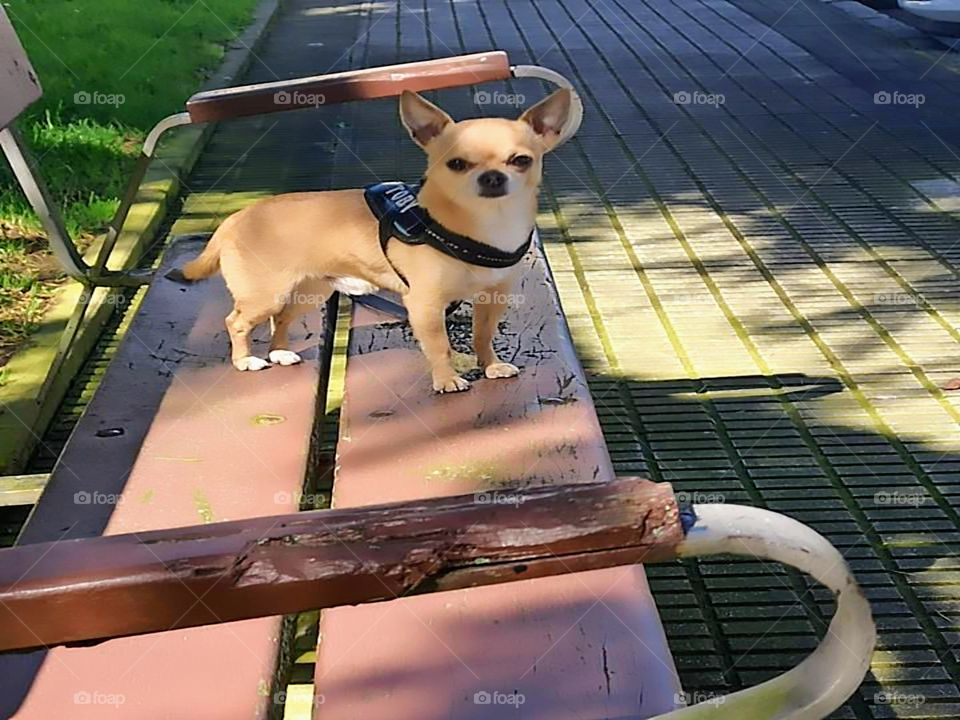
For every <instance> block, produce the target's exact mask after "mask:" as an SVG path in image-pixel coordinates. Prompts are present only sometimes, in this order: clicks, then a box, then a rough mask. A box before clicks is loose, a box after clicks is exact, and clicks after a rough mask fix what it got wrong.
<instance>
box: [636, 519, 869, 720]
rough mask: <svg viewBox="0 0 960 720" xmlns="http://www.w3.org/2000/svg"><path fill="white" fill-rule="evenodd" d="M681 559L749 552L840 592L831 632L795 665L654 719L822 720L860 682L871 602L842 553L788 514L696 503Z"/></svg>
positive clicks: (866, 654)
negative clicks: (694, 514)
mask: <svg viewBox="0 0 960 720" xmlns="http://www.w3.org/2000/svg"><path fill="white" fill-rule="evenodd" d="M694 511H695V512H696V514H697V520H696V522H695V523H694V525H693V527H692V528H691V529H690V531H689V533H688V534H687V539H686V540H685V541H684V542H683V543H682V544H681V545H680V548H679V555H680V557H700V556H704V555H719V554H731V555H747V556H752V557H756V558H761V559H764V560H774V561H777V562H781V563H784V564H786V565H790V566H792V567H795V568H797V569H798V570H802V571H803V572H805V573H807V574H809V575H811V576H813V577H814V578H815V579H816V580H818V581H819V582H820V583H822V584H823V585H826V586H827V587H828V588H830V590H832V591H833V593H834V595H835V596H836V598H837V609H836V612H835V613H834V616H833V619H832V620H831V621H830V627H829V628H828V629H827V634H826V637H825V638H824V639H823V641H822V642H821V643H820V645H819V646H817V649H816V650H814V651H813V653H812V654H811V655H810V656H809V657H807V658H806V659H805V660H804V661H803V662H801V663H800V664H799V665H797V666H796V667H795V668H793V669H792V670H789V671H788V672H786V673H784V674H783V675H780V676H778V677H775V678H773V679H772V680H768V681H767V682H764V683H761V684H760V685H757V686H755V687H752V688H748V689H746V690H741V691H740V692H736V693H733V694H732V695H726V696H721V697H718V698H716V699H715V700H711V701H707V702H704V703H700V704H698V705H693V706H691V707H687V708H681V709H678V710H674V711H672V712H669V713H666V714H663V715H657V716H656V718H654V719H653V720H725V719H727V718H729V719H730V720H747V719H748V718H749V720H821V719H822V718H824V717H826V716H827V715H829V714H830V713H831V712H833V711H834V710H836V709H837V708H838V707H840V706H841V705H842V704H843V703H844V701H845V700H846V699H847V698H848V697H850V695H852V694H853V693H854V691H856V689H857V688H858V687H859V685H860V683H861V681H862V680H863V677H864V675H865V674H866V672H867V670H868V669H869V668H870V657H871V655H872V654H873V648H874V645H875V643H876V628H875V626H874V623H873V616H872V615H871V613H870V605H869V603H868V602H867V600H866V598H865V597H864V596H863V593H862V592H861V591H860V587H859V586H858V585H857V582H856V580H855V579H854V577H853V574H852V573H851V572H850V568H849V567H848V566H847V563H846V561H845V560H844V559H843V556H842V555H841V554H840V552H839V551H838V550H837V549H836V548H835V547H833V545H831V544H830V543H829V542H828V541H827V540H826V538H824V537H823V536H822V535H820V534H819V533H817V532H815V531H814V530H812V529H811V528H809V527H807V526H806V525H804V524H802V523H799V522H797V521H796V520H792V519H791V518H788V517H786V516H784V515H780V514H778V513H774V512H770V511H769V510H761V509H760V508H752V507H746V506H741V505H696V506H694Z"/></svg>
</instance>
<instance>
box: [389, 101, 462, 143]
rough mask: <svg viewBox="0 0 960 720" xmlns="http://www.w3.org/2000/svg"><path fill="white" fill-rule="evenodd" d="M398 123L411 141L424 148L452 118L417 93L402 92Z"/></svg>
mask: <svg viewBox="0 0 960 720" xmlns="http://www.w3.org/2000/svg"><path fill="white" fill-rule="evenodd" d="M400 121H401V122H402V123H403V126H404V127H405V128H406V129H407V132H409V133H410V137H411V138H413V141H414V142H415V143H416V144H417V145H419V146H420V147H422V148H425V147H426V146H427V143H429V142H430V141H431V140H433V139H434V138H435V137H436V136H437V135H439V134H440V133H442V132H443V129H444V128H445V127H446V126H447V125H449V124H450V123H452V122H453V118H451V117H450V116H449V115H447V114H446V113H445V112H444V111H443V110H441V109H440V108H438V107H437V106H436V105H434V104H433V103H432V102H430V101H429V100H426V99H424V98H422V97H421V96H420V95H418V94H417V93H415V92H411V91H410V90H404V91H403V94H402V95H401V96H400Z"/></svg>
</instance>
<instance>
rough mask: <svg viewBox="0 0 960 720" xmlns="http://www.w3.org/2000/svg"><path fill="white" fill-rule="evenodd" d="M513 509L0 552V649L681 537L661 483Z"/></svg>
mask: <svg viewBox="0 0 960 720" xmlns="http://www.w3.org/2000/svg"><path fill="white" fill-rule="evenodd" d="M515 500H516V502H515V503H511V504H501V505H495V506H490V505H488V504H486V503H484V502H481V501H480V500H478V498H477V496H476V495H475V494H471V495H461V496H455V497H449V498H434V499H430V500H420V501H410V502H406V503H393V504H388V505H380V506H369V507H362V508H353V509H347V510H325V511H319V512H311V513H299V514H296V515H283V516H279V517H269V518H255V519H252V520H241V521H234V522H229V523H216V524H213V525H202V526H193V527H188V528H175V529H172V530H157V531H153V532H145V533H133V534H126V535H111V536H106V537H101V538H91V539H87V540H71V541H66V542H54V543H38V544H34V545H25V546H23V547H20V548H13V549H8V550H0V650H11V649H22V648H30V647H36V646H51V645H59V644H63V643H75V642H78V641H87V640H102V639H106V638H110V637H119V636H123V635H132V634H139V633H147V632H158V631H163V630H169V629H173V628H183V627H194V626H197V625H207V624H217V623H221V622H228V621H231V620H245V619H249V618H255V617H264V616H268V615H276V614H279V613H292V612H300V611H304V610H312V609H315V608H329V607H337V606H339V605H354V604H357V603H365V602H377V601H381V600H392V599H394V598H398V597H404V596H407V595H414V594H419V593H427V592H438V591H445V590H455V589H459V588H467V587H475V586H480V585H492V584H498V583H504V582H515V581H518V580H522V579H529V578H536V577H546V576H549V575H556V574H561V573H566V572H574V571H579V570H593V569H596V568H603V567H613V566H616V565H625V564H633V563H638V562H644V561H647V560H649V561H656V560H664V559H673V558H674V557H676V552H675V551H676V547H677V545H678V544H679V543H680V542H681V541H682V540H683V531H682V529H681V527H680V522H679V511H678V509H677V505H676V501H675V499H674V497H673V491H672V489H671V488H670V486H669V485H667V484H661V485H657V484H654V483H651V482H650V481H648V480H639V479H635V478H632V479H622V480H617V481H614V482H609V483H589V484H576V485H564V486H547V487H540V488H531V489H529V490H526V491H524V493H523V495H522V496H516V497H515ZM201 597H202V598H203V602H202V603H198V602H197V598H201Z"/></svg>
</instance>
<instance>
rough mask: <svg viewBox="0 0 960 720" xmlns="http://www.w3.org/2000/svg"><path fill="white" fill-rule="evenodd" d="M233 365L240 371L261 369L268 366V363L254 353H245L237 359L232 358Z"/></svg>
mask: <svg viewBox="0 0 960 720" xmlns="http://www.w3.org/2000/svg"><path fill="white" fill-rule="evenodd" d="M233 366H234V367H235V368H236V369H237V370H241V371H242V370H263V369H264V368H268V367H270V363H268V362H267V361H266V360H264V359H263V358H258V357H256V356H254V355H247V356H246V357H242V358H240V359H239V360H234V361H233Z"/></svg>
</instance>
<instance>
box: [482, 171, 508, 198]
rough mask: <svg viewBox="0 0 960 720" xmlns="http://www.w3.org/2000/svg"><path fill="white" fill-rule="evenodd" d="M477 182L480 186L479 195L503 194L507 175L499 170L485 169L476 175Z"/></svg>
mask: <svg viewBox="0 0 960 720" xmlns="http://www.w3.org/2000/svg"><path fill="white" fill-rule="evenodd" d="M477 184H478V185H479V186H480V194H481V195H494V196H495V195H503V193H504V191H505V189H506V185H507V176H506V175H504V174H503V173H502V172H500V171H499V170H487V171H486V172H484V173H480V176H479V177H477Z"/></svg>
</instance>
